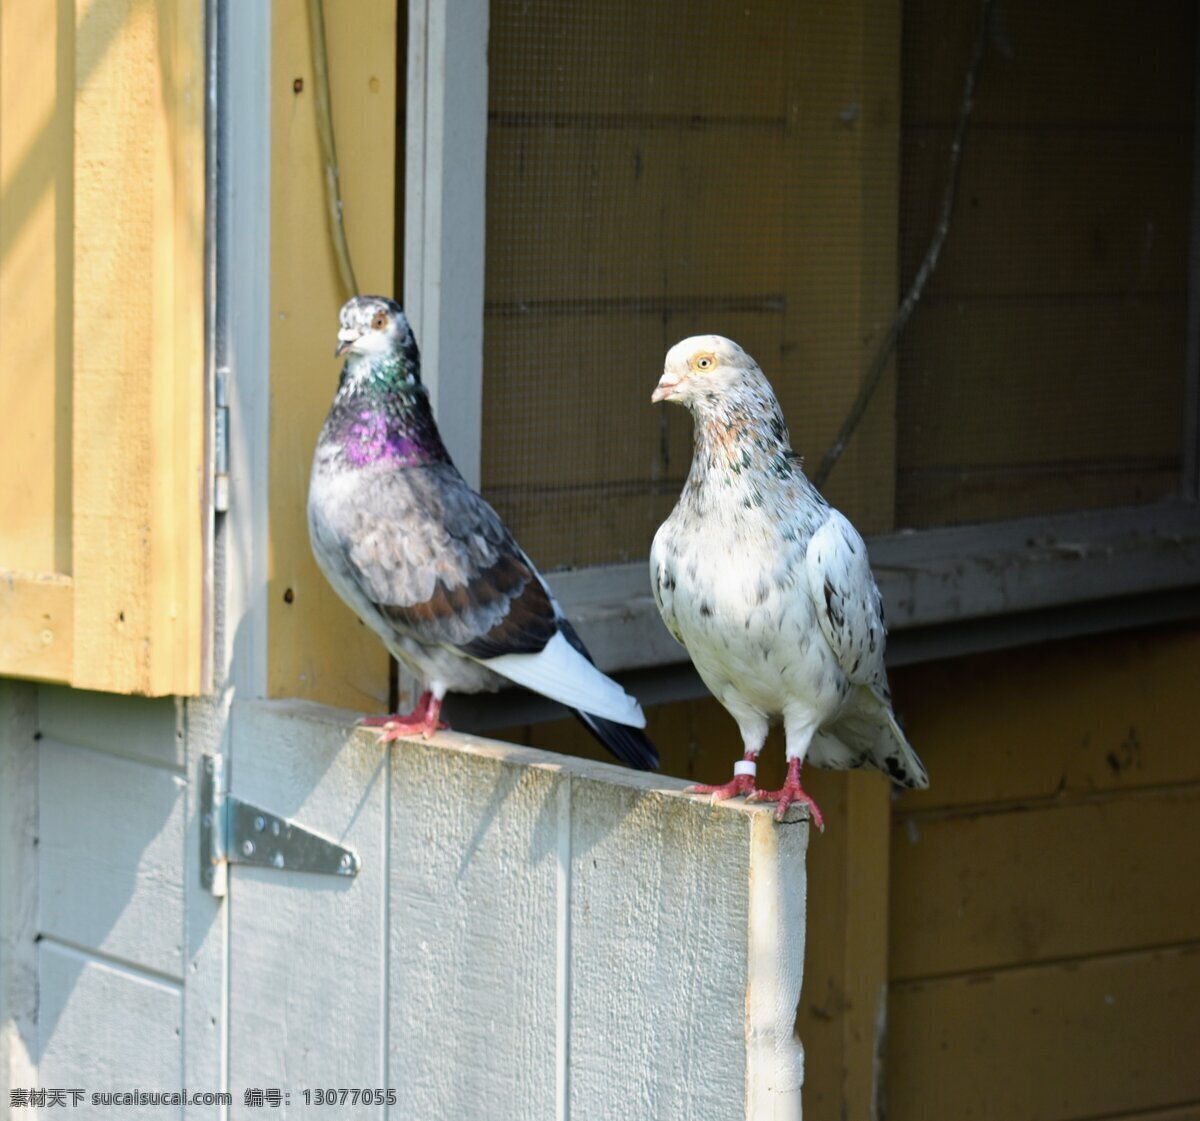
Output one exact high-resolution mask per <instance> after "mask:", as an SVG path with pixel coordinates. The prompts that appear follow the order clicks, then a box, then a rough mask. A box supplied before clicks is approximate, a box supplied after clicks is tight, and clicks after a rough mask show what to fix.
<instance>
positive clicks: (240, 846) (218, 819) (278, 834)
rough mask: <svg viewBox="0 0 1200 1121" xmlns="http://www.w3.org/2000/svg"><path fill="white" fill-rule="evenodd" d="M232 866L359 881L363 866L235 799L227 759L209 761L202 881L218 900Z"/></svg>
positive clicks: (349, 853)
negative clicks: (227, 774)
mask: <svg viewBox="0 0 1200 1121" xmlns="http://www.w3.org/2000/svg"><path fill="white" fill-rule="evenodd" d="M230 864H253V865H257V866H258V867H260V868H282V869H286V870H288V871H292V872H319V873H322V874H324V875H327V876H357V875H358V870H359V868H360V867H361V866H362V862H361V861H360V860H359V858H358V854H357V853H356V852H354V850H353V849H348V848H345V847H344V846H342V845H339V844H337V843H336V842H335V841H331V840H329V839H327V838H325V837H322V836H320V835H319V834H317V833H313V832H312V831H311V830H308V829H305V828H304V826H302V825H297V824H296V822H294V821H289V820H288V819H287V818H286V817H280V816H279V815H278V814H273V813H271V812H270V811H268V810H264V809H260V808H259V807H258V806H253V805H251V804H250V803H249V802H243V801H241V800H240V799H238V798H235V797H234V796H233V795H232V794H230V793H229V791H228V789H227V788H226V784H225V759H224V757H223V756H221V755H205V756H204V757H203V760H202V762H201V767H200V880H201V882H202V883H203V884H204V886H205V887H206V888H208V889H209V890H210V891H211V892H212V893H213V894H214V895H224V894H225V890H226V877H227V868H228V866H229V865H230Z"/></svg>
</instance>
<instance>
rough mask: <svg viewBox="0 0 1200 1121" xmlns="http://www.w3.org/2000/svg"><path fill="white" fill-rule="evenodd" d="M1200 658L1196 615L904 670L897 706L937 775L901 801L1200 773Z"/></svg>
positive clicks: (903, 804) (1171, 781) (1167, 782)
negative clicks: (966, 735) (1198, 723)
mask: <svg viewBox="0 0 1200 1121" xmlns="http://www.w3.org/2000/svg"><path fill="white" fill-rule="evenodd" d="M1198 663H1200V629H1198V628H1197V627H1196V626H1195V625H1187V624H1185V625H1180V626H1178V627H1175V628H1171V629H1167V630H1163V629H1160V630H1155V631H1151V632H1144V633H1133V634H1119V635H1109V636H1104V637H1092V638H1086V639H1077V640H1072V641H1069V642H1066V643H1059V644H1055V645H1052V646H1041V647H1034V648H1030V649H1026V650H1023V651H1022V652H1021V655H1020V657H1014V656H1013V655H1012V654H1011V653H997V654H982V655H977V656H975V657H972V658H964V659H958V660H955V661H946V662H936V663H931V664H928V665H925V666H921V667H919V668H917V667H914V668H901V669H898V670H896V671H895V672H894V673H893V675H892V688H893V693H894V695H895V699H896V708H897V711H898V712H899V713H900V714H901V717H902V718H903V719H904V720H905V722H906V725H907V727H908V728H909V729H910V730H911V731H912V733H913V736H914V742H915V743H916V746H917V749H918V750H919V751H920V753H921V757H922V759H923V760H924V761H925V763H926V765H927V766H928V767H929V772H930V774H931V775H936V776H937V781H936V782H934V783H932V785H931V786H930V788H929V790H922V791H906V792H905V793H904V794H903V795H902V796H901V798H900V801H899V803H898V809H899V810H901V811H908V812H918V811H922V810H927V811H931V812H932V811H934V810H936V809H942V808H947V807H956V806H962V807H972V806H984V805H989V804H995V803H1005V804H1009V805H1011V804H1013V803H1017V802H1020V803H1028V802H1031V801H1034V800H1042V801H1045V800H1048V799H1051V798H1053V797H1055V796H1057V795H1058V794H1059V793H1060V791H1061V792H1062V793H1064V794H1075V795H1085V794H1087V793H1089V792H1091V791H1104V790H1129V791H1134V790H1137V789H1139V788H1142V787H1166V786H1171V785H1176V784H1180V783H1196V782H1200V759H1197V757H1196V753H1195V752H1194V751H1192V750H1191V747H1190V744H1191V740H1190V738H1189V735H1188V732H1187V729H1188V727H1189V722H1190V719H1191V712H1192V708H1193V705H1194V693H1195V673H1194V667H1195V666H1196V665H1197V664H1198ZM979 713H987V719H986V720H979V719H978V714H979ZM965 727H970V728H971V746H970V750H963V732H962V730H963V728H965ZM905 843H906V842H897V852H900V851H903V848H904V844H905Z"/></svg>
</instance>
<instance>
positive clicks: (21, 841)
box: [0, 680, 39, 1102]
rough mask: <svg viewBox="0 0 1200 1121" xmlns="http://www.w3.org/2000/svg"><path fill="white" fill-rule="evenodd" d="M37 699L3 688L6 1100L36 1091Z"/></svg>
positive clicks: (2, 1068) (0, 945) (1, 974)
mask: <svg viewBox="0 0 1200 1121" xmlns="http://www.w3.org/2000/svg"><path fill="white" fill-rule="evenodd" d="M36 733H37V692H36V689H35V687H34V686H33V685H31V684H28V683H26V682H17V681H2V680H0V901H3V905H2V906H0V1100H3V1101H6V1102H9V1101H11V1100H12V1099H11V1097H10V1093H11V1091H12V1090H14V1089H18V1088H28V1087H30V1086H34V1085H37V1080H36V1071H37V1059H38V1054H39V1051H38V977H37V944H36V938H37V909H38V899H37V879H38V877H37V849H36V847H35V845H36V839H37V799H36V798H34V797H33V791H34V790H36V789H37V778H38V753H37V742H36V738H35V737H36Z"/></svg>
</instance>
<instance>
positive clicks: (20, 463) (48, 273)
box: [0, 0, 71, 672]
mask: <svg viewBox="0 0 1200 1121" xmlns="http://www.w3.org/2000/svg"><path fill="white" fill-rule="evenodd" d="M60 19H61V5H57V6H56V5H38V4H23V3H21V2H20V0H5V3H4V4H3V6H0V190H2V191H3V193H4V205H3V207H0V325H2V329H0V400H2V401H3V402H4V413H5V417H4V440H3V443H2V445H0V477H2V478H4V480H5V485H4V486H3V487H2V488H0V526H2V527H3V531H2V533H3V538H2V540H0V566H3V567H5V568H12V569H20V570H24V571H26V572H31V573H34V572H36V573H43V574H50V573H68V572H70V560H71V536H70V534H71V437H70V432H71V392H70V388H71V383H70V375H71V353H70V299H69V297H70V289H71V261H70V245H71V179H70V171H71V114H70V100H69V98H68V97H62V96H60V90H61V88H62V87H63V86H65V85H66V84H67V83H69V81H70V77H69V75H70V59H68V58H65V57H64V45H66V44H69V43H70V36H69V34H67V33H66V31H65V29H63V28H61V27H60V26H59V20H60ZM11 626H12V624H10V623H8V622H7V621H6V622H5V625H4V631H5V636H4V637H5V638H8V632H9V630H10V628H11ZM4 672H17V671H9V670H6V671H4Z"/></svg>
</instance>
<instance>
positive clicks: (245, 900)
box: [229, 702, 808, 1121]
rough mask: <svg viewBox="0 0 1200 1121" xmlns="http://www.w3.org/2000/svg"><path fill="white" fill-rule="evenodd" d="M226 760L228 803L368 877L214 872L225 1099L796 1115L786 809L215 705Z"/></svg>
mask: <svg viewBox="0 0 1200 1121" xmlns="http://www.w3.org/2000/svg"><path fill="white" fill-rule="evenodd" d="M233 754H234V758H235V760H236V763H235V766H234V767H233V768H232V773H231V782H230V790H231V793H233V794H234V795H235V796H237V797H238V798H241V799H244V800H249V801H254V802H256V803H258V804H261V805H263V806H264V807H265V808H267V809H269V810H271V811H273V812H276V813H280V814H284V815H286V816H289V817H292V818H293V819H295V820H296V821H298V822H299V823H301V824H303V825H304V826H306V827H308V828H311V829H315V830H317V831H320V832H323V833H325V834H326V835H327V836H329V837H331V838H333V839H335V840H338V841H339V842H340V843H343V844H348V845H350V846H352V847H354V848H355V849H356V851H357V852H358V855H359V857H360V858H361V860H362V871H361V872H360V873H359V876H358V877H357V878H355V879H354V880H353V881H344V880H337V879H332V878H329V877H320V876H311V875H306V874H304V873H299V872H287V871H282V872H280V871H275V870H272V869H251V868H247V867H244V866H242V867H239V866H235V867H234V868H233V869H232V872H231V876H230V897H229V898H230V908H231V911H230V997H229V999H230V1012H229V1015H230V1025H231V1026H230V1064H231V1071H230V1087H231V1089H232V1090H233V1092H234V1095H235V1102H236V1101H237V1100H238V1098H239V1096H240V1093H241V1088H242V1087H244V1086H247V1085H250V1086H254V1085H267V1086H269V1085H273V1084H274V1085H279V1086H282V1087H286V1088H287V1089H288V1090H289V1091H290V1094H291V1104H290V1107H289V1109H288V1111H287V1112H286V1113H285V1115H286V1116H289V1117H322V1116H328V1112H327V1110H324V1109H322V1108H321V1107H318V1106H316V1104H315V1102H314V1103H313V1104H312V1105H310V1106H308V1107H307V1108H306V1107H305V1104H304V1101H303V1097H302V1093H303V1090H304V1089H306V1088H307V1089H310V1090H312V1089H315V1088H317V1087H322V1086H327V1087H333V1088H340V1087H354V1086H358V1087H371V1086H378V1087H381V1088H384V1089H389V1088H390V1089H392V1090H394V1091H395V1092H396V1102H395V1105H394V1106H393V1107H392V1108H391V1109H390V1110H389V1111H388V1112H387V1114H386V1115H387V1116H388V1117H389V1118H412V1119H418V1118H419V1119H422V1121H424V1119H425V1118H429V1117H441V1116H446V1117H454V1116H486V1117H497V1118H506V1119H508V1118H511V1119H513V1121H534V1119H538V1121H541V1119H544V1118H548V1117H553V1118H559V1119H563V1121H565V1119H566V1118H574V1119H575V1121H581V1119H587V1118H609V1117H653V1118H655V1119H656V1121H657V1119H660V1118H673V1117H679V1118H684V1117H697V1116H703V1117H705V1118H706V1119H707V1118H731V1119H732V1118H739V1119H740V1118H753V1119H754V1121H766V1119H771V1121H784V1119H788V1121H792V1119H795V1118H798V1117H799V1116H800V1101H799V1089H800V1079H801V1076H802V1056H801V1051H800V1047H799V1043H798V1041H796V1040H795V1039H794V1038H793V1035H792V1031H793V1022H794V1018H795V1010H796V1007H797V1004H798V1001H799V995H800V981H801V972H802V963H803V945H804V942H803V908H804V882H805V881H804V853H805V848H806V844H807V835H808V826H807V822H806V820H804V818H803V814H802V811H793V812H792V813H791V814H790V815H789V821H788V822H786V823H784V824H783V825H777V824H776V823H775V822H774V820H773V816H772V810H771V808H770V807H745V806H743V805H741V804H724V805H721V806H710V805H708V804H707V803H706V802H703V801H700V800H698V799H695V798H692V797H688V796H685V795H683V794H681V792H680V787H681V785H682V784H680V783H677V782H675V781H674V780H669V779H660V778H657V777H655V776H647V775H641V774H636V773H634V772H631V771H628V770H624V769H622V768H618V767H614V766H609V765H607V764H602V763H592V762H587V761H584V760H578V759H573V758H568V757H563V756H557V755H553V754H551V753H548V752H541V751H536V750H533V749H526V748H516V747H512V746H511V745H506V744H499V743H494V742H490V741H486V740H478V739H474V738H471V737H467V736H461V735H455V734H450V733H447V734H444V735H440V736H437V737H435V738H434V739H433V740H431V741H429V742H407V741H406V742H401V743H397V744H394V745H392V746H391V747H390V748H381V747H379V746H378V745H377V744H376V743H375V734H374V733H373V732H369V731H354V730H353V729H352V727H351V725H350V721H349V714H346V713H341V712H337V711H334V710H329V709H321V708H318V707H316V706H311V705H306V704H298V703H295V702H255V703H247V704H235V717H234V737H233ZM272 1079H274V1080H275V1081H274V1082H272V1081H271V1080H272ZM338 1115H339V1116H340V1117H343V1116H344V1117H347V1118H354V1117H368V1116H372V1117H373V1116H381V1115H382V1114H381V1111H380V1110H379V1109H376V1108H374V1107H372V1108H363V1107H359V1108H358V1109H355V1108H353V1107H351V1106H345V1107H341V1108H339V1111H338ZM231 1116H234V1117H237V1116H241V1113H240V1112H239V1110H238V1109H237V1107H236V1104H235V1108H234V1110H233V1112H232V1114H231Z"/></svg>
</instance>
